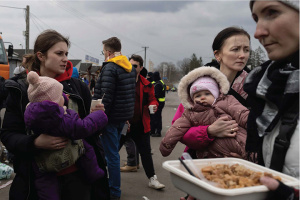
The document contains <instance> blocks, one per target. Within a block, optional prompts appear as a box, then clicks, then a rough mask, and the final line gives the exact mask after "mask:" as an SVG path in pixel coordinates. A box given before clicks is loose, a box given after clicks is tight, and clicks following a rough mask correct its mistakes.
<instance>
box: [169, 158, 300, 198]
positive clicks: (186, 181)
mask: <svg viewBox="0 0 300 200" xmlns="http://www.w3.org/2000/svg"><path fill="white" fill-rule="evenodd" d="M193 162H194V164H195V165H196V166H197V167H198V168H199V169H201V168H202V167H206V166H209V165H215V164H228V165H233V164H240V165H244V166H245V167H247V168H249V169H251V170H253V171H259V172H268V173H271V174H272V175H274V176H280V177H281V179H282V180H281V181H282V182H283V183H285V184H286V185H289V186H293V187H296V188H299V180H298V179H296V178H294V177H291V176H288V175H286V174H283V173H280V172H277V171H274V170H271V169H269V168H266V167H263V166H260V165H257V164H255V163H252V162H249V161H246V160H242V159H238V158H216V159H215V158H214V159H195V160H193ZM163 168H165V169H166V170H168V171H169V172H170V174H171V180H172V182H173V184H174V186H175V187H177V188H178V189H180V190H182V191H184V192H186V193H187V194H190V195H192V196H193V197H195V198H199V199H201V200H202V199H204V200H216V199H218V200H264V199H265V197H266V195H267V192H268V189H267V187H265V186H264V185H260V186H253V187H245V188H236V189H222V188H218V187H215V186H213V185H211V184H209V183H207V182H204V181H202V180H200V179H198V178H196V177H194V176H191V175H190V174H189V173H188V172H187V171H186V170H185V168H184V167H183V165H182V164H181V163H180V161H179V160H171V161H165V162H164V163H163Z"/></svg>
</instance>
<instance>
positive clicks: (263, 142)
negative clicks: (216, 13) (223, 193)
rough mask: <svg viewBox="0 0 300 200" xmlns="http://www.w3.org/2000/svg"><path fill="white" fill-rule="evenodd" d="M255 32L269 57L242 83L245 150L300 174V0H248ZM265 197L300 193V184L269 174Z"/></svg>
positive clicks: (261, 161) (264, 161) (275, 166)
mask: <svg viewBox="0 0 300 200" xmlns="http://www.w3.org/2000/svg"><path fill="white" fill-rule="evenodd" d="M250 9H251V13H252V18H253V19H254V21H255V22H256V31H255V33H254V37H255V38H256V39H258V40H259V42H260V43H261V44H262V45H263V46H264V47H265V49H266V51H267V53H268V56H269V58H270V60H269V61H267V62H265V63H263V64H262V65H261V66H258V67H256V68H255V69H254V70H253V71H252V72H251V73H250V74H249V76H248V77H247V79H246V81H245V85H244V89H245V91H246V92H247V93H248V94H249V102H250V103H251V109H250V114H249V118H248V128H247V132H248V137H247V142H246V150H247V151H248V152H251V153H257V155H258V162H259V164H261V165H264V166H266V167H269V168H271V169H274V170H277V171H280V172H283V173H285V174H288V175H290V176H293V177H296V178H298V179H299V1H290V0H284V1H280V0H277V1H250ZM261 182H262V183H263V184H265V185H266V186H267V187H268V188H269V189H270V190H271V191H272V192H269V194H268V197H267V199H272V200H276V199H278V200H279V199H280V200H286V199H299V190H294V189H293V188H290V187H288V186H286V185H284V184H283V183H281V182H279V181H277V180H275V179H272V178H268V177H264V178H261Z"/></svg>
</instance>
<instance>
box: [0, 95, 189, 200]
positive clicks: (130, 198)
mask: <svg viewBox="0 0 300 200" xmlns="http://www.w3.org/2000/svg"><path fill="white" fill-rule="evenodd" d="M178 105H179V99H178V96H177V93H176V92H169V93H168V94H166V105H165V108H164V109H163V113H162V115H163V131H162V135H163V136H164V135H165V132H166V131H167V130H168V128H169V126H170V124H171V121H172V118H173V116H174V114H175V112H176V108H177V107H178ZM161 139H162V138H153V137H151V146H152V152H153V161H154V168H155V172H156V175H157V176H158V180H159V181H160V182H161V183H163V184H165V185H166V188H165V189H164V190H161V191H157V190H154V189H151V188H149V187H148V178H147V176H146V174H145V172H144V170H143V167H142V166H141V167H140V169H139V170H138V172H130V173H123V172H122V173H121V179H122V185H121V189H122V197H121V200H143V196H145V197H147V198H148V199H149V200H178V199H179V197H180V196H184V195H185V193H184V192H182V191H180V190H178V189H177V188H175V187H174V186H173V184H172V181H171V179H170V174H169V172H168V171H166V170H165V169H163V168H162V163H163V162H164V161H166V160H177V159H178V157H179V156H180V155H181V153H182V151H183V149H184V146H183V145H182V144H181V143H178V144H177V146H176V147H175V149H174V151H173V152H172V154H171V155H170V156H168V157H166V158H164V157H162V155H161V154H160V152H159V144H160V141H161ZM120 156H121V165H122V164H123V163H124V162H126V151H125V148H124V147H123V148H122V149H121V151H120ZM8 191H9V186H7V187H5V188H3V189H0V197H1V198H0V199H1V200H8Z"/></svg>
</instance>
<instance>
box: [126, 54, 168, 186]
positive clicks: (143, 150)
mask: <svg viewBox="0 0 300 200" xmlns="http://www.w3.org/2000/svg"><path fill="white" fill-rule="evenodd" d="M129 61H130V63H131V64H132V66H134V68H135V69H136V71H137V76H136V89H135V106H134V116H133V118H132V119H130V120H129V123H130V131H129V133H127V135H126V137H130V138H132V139H133V141H134V142H135V144H136V147H137V150H138V152H139V153H140V155H141V160H142V165H143V168H144V170H145V173H146V175H147V177H148V179H149V184H148V186H149V187H151V188H154V189H157V190H160V189H162V188H164V187H165V186H164V185H163V184H161V183H160V182H159V181H158V180H157V176H156V175H155V172H154V166H153V160H152V155H151V146H150V131H151V127H150V114H149V106H150V105H151V106H153V107H154V108H153V110H154V111H156V110H157V106H158V103H157V101H156V98H155V95H154V87H153V85H152V84H151V83H150V82H149V81H148V80H147V79H145V78H144V77H143V76H142V75H141V74H140V72H141V71H142V69H143V59H142V57H141V56H139V55H132V56H131V58H130V59H129ZM122 145H123V144H122V143H121V144H120V146H122ZM127 153H130V152H127ZM131 154H133V156H135V155H136V152H131ZM135 160H137V159H135ZM127 164H128V165H125V166H124V167H121V171H136V169H137V163H134V165H133V166H130V165H129V164H130V162H127Z"/></svg>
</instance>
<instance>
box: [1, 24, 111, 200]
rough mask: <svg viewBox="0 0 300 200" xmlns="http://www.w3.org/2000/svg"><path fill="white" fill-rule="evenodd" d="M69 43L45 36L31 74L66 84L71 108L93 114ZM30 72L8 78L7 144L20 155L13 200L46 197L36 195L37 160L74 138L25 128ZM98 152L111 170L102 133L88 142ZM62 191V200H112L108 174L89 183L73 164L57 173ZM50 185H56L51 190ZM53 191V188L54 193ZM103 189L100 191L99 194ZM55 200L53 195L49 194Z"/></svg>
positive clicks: (31, 64) (59, 37) (33, 59)
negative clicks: (74, 72)
mask: <svg viewBox="0 0 300 200" xmlns="http://www.w3.org/2000/svg"><path fill="white" fill-rule="evenodd" d="M69 45H70V43H69V40H68V39H67V38H65V37H64V36H62V35H61V34H60V33H58V32H56V31H54V30H46V31H44V32H42V33H41V34H40V35H39V36H38V37H37V39H36V41H35V45H34V54H32V55H30V56H28V58H27V62H26V64H25V66H26V68H27V71H35V72H37V73H38V74H39V75H40V76H47V77H50V78H54V79H56V80H57V81H59V82H60V83H61V84H62V85H63V92H64V93H65V94H66V95H67V96H68V102H69V103H68V108H71V109H73V110H75V111H77V112H78V114H79V116H80V118H82V119H83V118H85V117H86V116H87V115H88V114H89V111H90V104H91V95H90V91H89V89H88V87H87V86H86V85H85V84H84V83H82V82H81V81H80V80H77V79H73V78H71V75H72V70H73V67H72V63H71V62H70V61H68V59H67V56H68V48H69ZM26 79H27V74H26V73H23V74H22V76H20V77H19V78H18V79H17V80H8V81H7V83H6V85H5V86H6V88H7V89H8V90H9V96H8V98H7V108H6V113H5V117H4V121H3V130H2V131H1V141H2V142H3V144H4V145H5V146H6V148H7V149H8V150H9V151H10V152H12V153H13V154H14V170H15V173H16V176H15V178H14V180H13V183H12V185H11V188H10V193H9V196H10V199H42V197H40V196H38V194H37V192H36V186H35V184H34V179H35V174H34V173H33V169H32V162H33V161H34V160H35V159H34V158H35V155H36V154H37V153H38V152H40V151H41V150H42V149H45V150H59V149H63V148H65V147H66V145H67V143H68V138H66V137H54V136H51V135H48V134H47V133H42V134H34V133H33V134H32V133H31V132H29V130H27V129H26V127H25V122H24V112H25V110H26V106H27V104H28V102H29V100H28V94H27V89H28V82H27V80H26ZM85 140H86V141H87V143H89V145H91V146H92V148H93V149H94V151H95V154H96V159H97V162H98V165H99V167H100V168H101V169H102V170H103V171H104V172H105V174H106V169H105V160H104V156H103V155H102V154H101V143H100V141H99V137H98V136H97V135H95V134H94V135H92V136H89V137H87V138H85ZM56 176H57V179H58V182H59V191H57V193H58V194H56V195H55V196H60V199H78V200H79V199H80V200H81V199H86V200H90V199H109V198H108V197H109V189H108V181H107V176H106V175H105V176H104V178H101V179H98V180H96V182H94V183H93V184H90V183H88V182H87V181H85V180H84V178H83V177H82V175H81V173H80V171H79V169H78V167H77V166H76V165H72V166H70V167H68V168H66V169H64V170H62V171H59V172H58V173H56ZM49 187H50V186H49ZM50 191H51V190H50ZM99 191H100V192H99ZM47 195H49V196H51V194H47Z"/></svg>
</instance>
